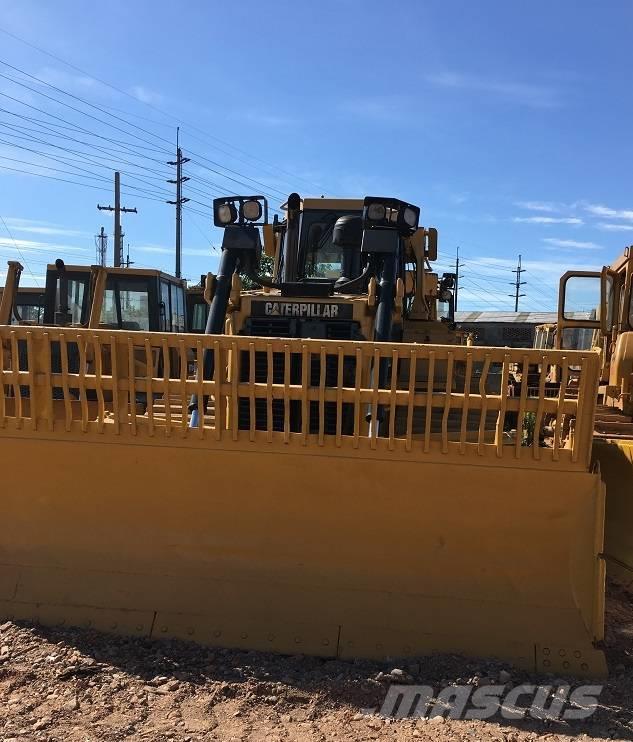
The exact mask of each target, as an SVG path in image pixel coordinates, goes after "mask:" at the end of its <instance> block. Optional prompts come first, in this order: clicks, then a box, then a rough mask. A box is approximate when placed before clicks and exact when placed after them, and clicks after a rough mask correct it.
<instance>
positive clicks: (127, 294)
mask: <svg viewBox="0 0 633 742" xmlns="http://www.w3.org/2000/svg"><path fill="white" fill-rule="evenodd" d="M101 324H105V325H108V326H109V327H113V328H116V329H119V330H149V329H150V326H149V285H148V282H147V280H143V279H138V278H129V277H127V276H125V277H121V276H111V277H110V278H108V281H107V283H106V290H105V294H104V297H103V307H102V310H101Z"/></svg>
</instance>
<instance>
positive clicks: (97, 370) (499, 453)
mask: <svg viewBox="0 0 633 742" xmlns="http://www.w3.org/2000/svg"><path fill="white" fill-rule="evenodd" d="M0 340H1V342H2V347H3V353H2V367H1V369H0V387H1V390H0V434H1V433H2V431H5V430H12V429H19V428H22V429H29V430H30V429H31V428H29V427H28V426H25V425H24V423H25V421H27V420H30V425H31V427H32V430H33V431H34V432H37V433H39V434H43V433H45V432H53V433H54V434H55V435H56V436H63V435H65V434H69V435H77V434H78V433H79V434H83V435H99V436H104V435H112V436H125V437H126V438H129V437H131V438H136V439H138V438H139V437H147V438H151V439H154V440H163V439H165V440H169V439H170V438H172V439H174V438H175V439H177V440H182V439H187V440H188V441H192V442H193V441H196V442H197V445H204V446H207V447H209V446H213V445H220V444H221V445H223V446H225V445H230V444H236V445H244V444H245V443H248V444H251V445H265V444H266V443H268V444H274V445H280V444H281V445H284V446H289V447H293V446H303V447H305V446H306V445H307V444H313V445H314V446H315V447H316V448H324V447H325V448H332V449H336V450H337V451H338V452H339V453H346V452H347V453H353V452H354V451H358V450H360V451H374V450H377V451H378V452H379V454H380V455H384V453H385V452H392V453H393V454H394V455H396V454H397V455H399V456H400V455H402V456H403V457H405V458H406V457H407V456H408V457H411V458H419V459H422V460H424V458H425V455H426V458H428V459H429V460H431V459H433V460H445V457H446V456H455V457H456V458H458V459H459V458H460V457H464V456H470V457H473V456H474V457H480V458H483V459H485V460H486V461H489V462H490V463H491V464H495V463H497V464H500V465H512V462H515V463H516V462H520V463H521V465H527V464H530V465H534V466H552V465H554V466H556V465H557V466H561V467H567V468H586V467H588V466H589V457H590V445H591V430H592V427H593V416H594V412H595V398H596V394H595V391H597V385H598V379H599V373H600V357H599V354H598V353H597V352H595V351H560V350H549V349H548V350H541V349H524V348H520V349H512V348H489V347H479V346H457V345H450V346H444V345H421V344H410V343H400V344H396V343H369V342H355V341H336V340H313V339H302V338H298V339H295V338H262V337H242V336H226V335H225V336H205V335H186V334H173V333H149V332H142V331H141V332H130V331H124V330H120V331H119V330H105V329H104V330H98V329H85V328H74V327H26V326H9V327H1V328H0ZM205 349H209V350H210V351H211V352H212V353H214V354H215V363H214V376H213V378H212V379H209V380H203V379H202V378H199V377H197V376H196V375H195V369H196V368H202V357H203V354H204V351H205ZM383 359H386V361H387V362H388V363H389V364H390V368H391V371H392V372H391V373H390V374H388V375H387V379H386V380H385V381H383V382H382V386H380V381H379V380H378V376H379V375H378V374H377V373H372V371H371V369H372V367H377V364H379V363H380V361H382V360H383ZM572 366H573V367H574V369H576V368H577V369H578V371H575V373H574V378H575V380H576V381H577V384H576V383H574V385H570V384H569V383H568V382H567V380H566V383H565V384H564V385H561V386H560V387H559V388H558V389H557V390H556V393H555V395H554V396H549V394H550V392H549V390H546V388H545V386H544V379H545V375H546V373H547V370H548V369H549V368H551V367H559V368H563V369H568V368H570V367H572ZM535 376H538V378H539V383H538V385H535V384H534V381H533V379H534V378H535ZM513 379H514V381H513ZM579 389H580V390H582V394H581V395H580V398H579V394H578V390H579ZM194 393H195V394H196V395H197V397H198V400H199V401H200V400H202V399H203V398H204V397H207V398H209V399H210V405H209V409H208V410H207V412H206V414H205V415H201V420H202V424H201V425H200V426H199V428H197V429H190V428H189V427H188V425H187V416H188V413H187V409H186V408H187V404H188V400H189V398H190V397H191V395H192V394H194ZM200 404H201V402H200ZM200 412H201V413H202V409H200ZM381 415H382V416H383V420H382V421H380V417H381ZM572 419H573V420H574V423H573V425H570V421H571V420H572ZM376 423H377V424H376ZM534 427H535V428H536V429H534ZM548 430H550V434H549V438H548V434H547V431H548ZM570 430H573V435H569V434H568V431H570ZM512 431H516V433H513V432H512ZM566 431H567V432H566ZM505 462H508V463H507V464H505Z"/></svg>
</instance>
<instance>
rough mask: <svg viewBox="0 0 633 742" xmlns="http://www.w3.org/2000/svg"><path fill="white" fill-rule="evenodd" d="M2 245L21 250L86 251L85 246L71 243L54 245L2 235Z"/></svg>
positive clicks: (0, 239) (0, 243) (0, 245)
mask: <svg viewBox="0 0 633 742" xmlns="http://www.w3.org/2000/svg"><path fill="white" fill-rule="evenodd" d="M0 247H13V248H16V247H17V248H19V249H20V250H48V251H51V252H54V251H55V250H63V251H64V252H68V251H72V252H86V248H85V247H74V246H71V245H54V244H52V243H50V242H37V241H35V240H21V239H18V238H15V239H13V240H12V239H10V238H9V237H0Z"/></svg>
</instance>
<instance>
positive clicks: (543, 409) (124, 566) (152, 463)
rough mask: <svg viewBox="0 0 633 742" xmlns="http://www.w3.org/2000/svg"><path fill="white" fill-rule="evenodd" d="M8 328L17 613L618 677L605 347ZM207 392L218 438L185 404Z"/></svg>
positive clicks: (7, 433) (11, 552) (276, 646)
mask: <svg viewBox="0 0 633 742" xmlns="http://www.w3.org/2000/svg"><path fill="white" fill-rule="evenodd" d="M0 338H2V340H3V343H4V346H5V353H4V355H3V359H2V369H0V439H1V441H2V451H3V467H2V519H1V520H0V615H2V616H4V617H14V618H20V619H28V620H33V621H40V622H42V623H64V624H65V625H80V626H84V625H89V626H93V627H95V628H99V629H103V630H106V631H115V632H121V633H125V634H133V635H140V636H148V637H157V638H163V637H164V638H169V637H175V638H182V639H188V640H193V641H197V642H201V643H210V644H213V645H219V646H227V647H243V648H247V649H257V650H271V651H277V652H284V653H302V654H315V655H323V656H334V657H344V658H345V657H366V658H382V659H385V658H396V657H403V656H421V655H427V654H430V653H437V652H450V653H463V654H466V655H470V656H486V657H489V656H495V657H498V658H500V659H503V660H507V661H510V662H513V663H515V664H517V665H519V666H522V667H525V668H526V669H529V670H533V671H534V670H538V671H544V672H556V673H564V674H569V675H572V674H574V675H584V676H593V677H598V676H603V675H605V673H606V664H605V659H604V655H603V653H602V651H601V650H600V648H599V643H600V641H601V640H602V638H603V629H604V627H603V616H604V562H603V559H602V557H601V554H602V548H603V528H604V487H603V484H602V482H601V480H600V476H599V475H598V474H597V473H596V472H594V471H593V470H591V468H590V451H591V437H592V430H593V414H594V405H595V397H596V394H595V389H596V388H597V382H598V375H599V370H600V366H599V355H598V354H597V353H596V354H594V353H592V352H589V353H580V352H577V353H574V351H565V352H559V351H533V350H527V349H520V350H517V351H512V350H511V349H507V348H497V349H495V348H474V347H456V346H453V347H451V346H424V345H413V344H411V345H408V344H393V345H392V344H373V343H356V342H350V341H345V342H339V341H322V340H305V339H300V340H295V339H288V338H285V339H268V338H266V339H262V338H247V337H237V338H236V337H225V336H215V337H206V336H203V337H200V336H179V337H174V336H170V335H168V334H160V333H155V334H149V333H146V334H144V333H128V332H111V331H105V330H95V331H92V330H90V331H86V330H81V329H74V328H62V329H59V328H26V327H15V328H14V327H10V328H0ZM70 343H72V344H73V347H75V348H77V349H78V353H79V359H80V362H79V363H78V365H77V366H74V367H73V368H72V370H69V367H68V364H67V363H66V362H65V360H64V359H65V358H66V356H67V354H68V353H69V352H70V351H68V347H69V346H70ZM54 344H56V345H55V347H58V348H59V349H60V350H59V354H60V357H61V359H62V362H61V364H60V365H59V366H58V367H56V368H57V370H53V371H52V370H51V357H52V356H51V347H52V346H53V345H54ZM139 348H140V349H141V350H142V351H143V352H144V353H145V354H146V357H147V358H148V359H151V357H152V354H153V353H154V348H159V349H161V350H162V352H163V354H164V357H167V356H168V355H169V354H171V353H172V352H175V353H177V354H180V357H181V361H182V363H181V365H180V367H179V369H180V370H178V371H176V372H175V373H174V374H172V375H171V376H170V368H169V367H168V365H167V364H163V368H164V376H163V377H159V378H155V377H152V376H138V374H143V373H149V369H152V368H153V364H152V363H149V362H148V363H146V364H144V368H145V369H146V370H145V371H141V370H139V368H138V366H137V364H135V359H136V358H137V356H138V353H139ZM192 348H193V353H194V356H195V358H196V359H197V361H198V368H201V367H202V358H203V353H204V351H205V349H209V351H210V352H212V353H214V354H215V363H214V378H213V379H208V380H207V379H202V378H200V377H198V378H197V379H189V378H188V377H186V375H185V369H186V368H187V363H188V360H189V358H190V357H191V353H192V350H191V349H192ZM104 350H107V355H108V358H110V359H111V365H110V366H109V367H108V368H107V369H106V368H104V367H103V364H100V359H101V358H102V357H103V354H104ZM258 354H259V355H258ZM89 359H94V362H93V365H90V363H91V362H90V361H89ZM383 359H388V360H389V362H390V364H391V368H392V369H394V370H399V371H402V370H403V369H406V374H407V375H406V377H405V376H402V377H400V378H397V377H396V376H395V375H392V377H391V380H387V381H386V382H385V383H386V384H388V386H387V387H386V388H379V386H378V381H377V377H378V375H377V374H374V375H373V376H372V375H371V374H368V373H365V371H366V370H367V368H369V365H368V364H371V363H373V364H374V365H377V364H378V365H379V364H380V362H381V361H382V360H383ZM535 363H538V364H539V367H540V368H541V372H540V380H539V386H538V388H537V390H536V392H534V391H532V389H531V387H529V386H528V382H527V373H524V374H523V378H524V379H525V381H524V382H523V383H522V386H521V389H520V392H519V394H518V395H517V396H514V397H513V398H510V396H509V393H508V385H507V383H506V382H507V379H508V374H509V373H510V368H511V367H512V368H514V369H516V367H517V365H518V366H519V367H522V368H523V369H524V370H525V369H527V368H528V367H530V366H532V365H534V364H535ZM240 364H242V365H240ZM568 364H572V365H574V367H578V368H579V369H580V371H579V381H578V386H574V388H573V389H570V390H567V389H566V387H565V384H564V383H562V384H561V387H560V390H558V393H557V397H555V398H550V397H546V396H545V395H544V394H543V393H542V391H543V389H544V385H545V378H546V374H547V371H548V368H550V367H551V366H552V365H558V366H559V367H561V368H562V375H563V378H565V375H566V369H567V365H568ZM59 369H61V370H59ZM172 370H173V369H172ZM493 372H494V373H493ZM404 373H405V371H403V374H404ZM262 379H263V381H262ZM438 379H439V380H438ZM372 385H373V386H372ZM193 391H195V392H196V394H197V400H198V402H197V403H198V410H199V412H200V415H199V418H200V425H199V426H198V427H197V428H190V427H188V425H187V419H186V416H183V410H184V409H185V408H186V400H187V399H188V398H189V397H190V395H191V392H193ZM139 392H142V393H143V394H144V395H145V399H146V400H147V409H146V411H144V412H142V413H141V412H139V410H138V409H137V404H136V401H135V400H137V399H138V395H139ZM11 395H12V396H11ZM205 396H208V397H209V398H210V399H211V400H212V404H211V405H210V406H211V407H212V412H211V413H210V411H209V409H207V410H205V409H204V407H203V400H204V397H205ZM9 397H10V398H11V399H13V400H14V404H12V405H9V404H8V401H9ZM60 399H61V400H62V405H61V406H60V405H59V404H54V402H58V401H59V400H60ZM158 399H160V404H157V410H158V411H157V413H156V414H154V404H153V403H152V400H158ZM173 399H175V400H176V401H177V402H178V404H177V406H176V408H175V409H174V410H173V412H174V414H173V415H172V414H171V412H170V409H171V400H173ZM27 400H28V403H29V404H28V405H27V404H26V401H27ZM89 402H92V403H93V406H92V407H91V406H90V405H89ZM368 409H369V411H370V414H371V416H372V419H377V414H378V413H379V412H380V413H381V414H382V418H381V420H380V422H381V431H382V432H380V431H378V430H377V427H378V426H376V425H371V426H367V425H366V423H365V414H366V412H367V410H368ZM473 415H474V418H475V423H476V424H473V420H472V419H471V418H472V417H473ZM546 419H547V421H548V427H549V428H550V429H551V430H553V433H551V435H552V436H553V439H552V444H551V445H550V446H544V445H540V440H541V435H540V429H541V428H542V427H543V426H544V425H545V420H546ZM508 420H511V421H512V424H513V425H514V426H516V428H517V429H516V431H515V434H514V435H513V437H512V438H510V443H506V442H505V441H506V438H505V434H504V433H505V431H504V427H505V426H506V423H507V422H508ZM490 421H492V428H490ZM565 430H569V431H570V437H569V439H568V440H567V441H566V440H565V439H564V438H563V431H565Z"/></svg>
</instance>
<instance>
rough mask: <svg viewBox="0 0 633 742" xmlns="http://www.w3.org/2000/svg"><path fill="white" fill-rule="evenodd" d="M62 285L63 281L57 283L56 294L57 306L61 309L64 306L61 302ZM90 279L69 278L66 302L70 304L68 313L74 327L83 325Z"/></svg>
mask: <svg viewBox="0 0 633 742" xmlns="http://www.w3.org/2000/svg"><path fill="white" fill-rule="evenodd" d="M60 284H61V281H59V280H58V281H57V291H56V293H55V306H56V307H59V306H61V305H63V304H64V302H62V301H61V299H62V297H61V296H60ZM87 284H88V279H87V278H69V279H68V284H67V285H68V290H67V292H66V293H67V295H66V300H67V304H68V312H69V314H70V322H71V324H73V325H79V324H81V321H82V319H83V314H84V302H85V300H86V294H87V290H88V287H87Z"/></svg>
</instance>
